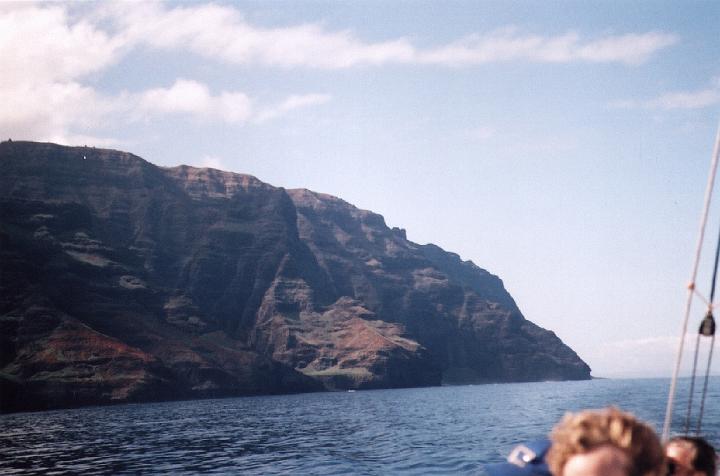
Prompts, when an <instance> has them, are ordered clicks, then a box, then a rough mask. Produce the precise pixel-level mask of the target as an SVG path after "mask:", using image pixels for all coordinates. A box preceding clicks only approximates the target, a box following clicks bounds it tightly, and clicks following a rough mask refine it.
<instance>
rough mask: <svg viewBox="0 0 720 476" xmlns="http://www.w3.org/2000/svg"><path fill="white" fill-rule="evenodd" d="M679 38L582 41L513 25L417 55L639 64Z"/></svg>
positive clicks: (446, 59)
mask: <svg viewBox="0 0 720 476" xmlns="http://www.w3.org/2000/svg"><path fill="white" fill-rule="evenodd" d="M677 41H678V39H677V37H676V36H675V35H671V34H667V33H657V32H650V33H642V34H629V35H621V36H611V37H606V38H602V39H599V40H594V41H586V42H583V41H581V40H580V36H579V35H578V34H577V33H567V34H565V35H561V36H550V37H543V36H538V35H527V34H521V33H519V32H518V31H517V30H515V29H512V28H510V29H503V30H498V31H495V32H492V33H490V34H487V35H472V36H469V37H467V38H464V39H462V40H460V41H457V42H455V43H451V44H449V45H446V46H442V47H440V48H436V49H434V50H430V51H426V52H419V53H418V55H417V56H418V59H419V61H420V62H422V63H430V64H444V65H456V66H462V65H472V64H483V63H491V62H498V61H514V60H526V61H533V62H539V63H569V62H572V61H587V62H596V63H603V62H620V63H627V64H639V63H642V62H644V61H647V60H648V59H649V58H650V56H651V55H653V54H654V53H656V52H657V51H659V50H661V49H663V48H666V47H668V46H670V45H672V44H674V43H676V42H677Z"/></svg>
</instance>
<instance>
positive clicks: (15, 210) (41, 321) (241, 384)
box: [0, 142, 590, 412]
mask: <svg viewBox="0 0 720 476" xmlns="http://www.w3.org/2000/svg"><path fill="white" fill-rule="evenodd" d="M588 378H590V368H589V367H588V366H587V365H586V364H585V363H584V362H583V361H582V360H581V359H580V358H579V357H578V356H577V355H576V354H575V352H573V351H572V349H570V348H569V347H568V346H566V345H565V344H563V342H562V341H561V340H560V339H559V338H558V337H557V336H556V335H555V334H554V333H552V332H551V331H548V330H545V329H542V328H540V327H538V326H536V325H535V324H533V323H532V322H530V321H528V320H526V319H525V318H524V317H523V315H522V313H521V312H520V310H519V309H518V307H517V305H516V303H515V302H514V300H513V299H512V297H511V296H510V295H509V294H508V293H507V291H506V290H505V289H504V287H503V283H502V281H501V280H500V279H499V278H498V277H496V276H494V275H492V274H490V273H489V272H487V271H485V270H484V269H481V268H479V267H478V266H476V265H475V264H473V263H472V262H470V261H462V260H461V259H460V257H459V256H457V255H456V254H453V253H449V252H446V251H444V250H442V249H441V248H439V247H437V246H434V245H419V244H416V243H413V242H411V241H408V240H407V238H406V235H405V232H404V230H402V229H398V228H389V227H388V226H386V224H385V221H384V219H383V217H382V216H380V215H378V214H376V213H372V212H369V211H365V210H360V209H358V208H356V207H354V206H352V205H350V204H349V203H347V202H344V201H343V200H341V199H339V198H336V197H333V196H330V195H325V194H321V193H315V192H311V191H309V190H285V189H283V188H277V187H273V186H271V185H268V184H266V183H263V182H261V181H259V180H258V179H256V178H254V177H252V176H248V175H242V174H235V173H230V172H223V171H220V170H215V169H207V168H202V169H199V168H193V167H188V166H179V167H172V168H162V167H157V166H154V165H152V164H150V163H149V162H146V161H145V160H143V159H141V158H139V157H137V156H134V155H132V154H129V153H125V152H119V151H113V150H103V149H95V148H88V147H64V146H58V145H54V144H46V143H32V142H2V143H0V409H1V410H2V411H3V412H8V411H18V410H36V409H46V408H57V407H67V406H78V405H88V404H106V403H118V402H133V401H152V400H166V399H178V398H202V397H211V396H234V395H250V394H268V393H288V392H302V391H316V390H324V389H325V390H333V389H356V388H357V389H367V388H389V387H413V386H428V385H440V384H442V383H470V382H514V381H534V380H565V379H588Z"/></svg>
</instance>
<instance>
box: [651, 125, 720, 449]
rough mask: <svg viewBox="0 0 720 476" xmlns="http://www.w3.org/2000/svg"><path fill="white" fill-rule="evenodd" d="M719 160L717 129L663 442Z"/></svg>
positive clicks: (678, 370) (718, 133) (718, 134)
mask: <svg viewBox="0 0 720 476" xmlns="http://www.w3.org/2000/svg"><path fill="white" fill-rule="evenodd" d="M719 158H720V127H718V131H717V134H716V136H715V147H714V150H713V155H712V160H711V163H710V173H709V174H708V181H707V185H706V187H705V204H704V207H703V212H702V217H701V219H700V233H699V236H698V242H697V247H696V249H695V262H694V263H693V267H692V272H691V274H690V284H689V286H688V295H687V302H686V304H685V316H684V318H683V325H682V332H681V333H680V343H679V344H678V351H677V358H676V359H675V368H674V369H673V375H672V380H671V381H670V391H669V393H668V402H667V407H666V409H665V423H664V424H663V433H662V439H663V441H667V440H668V438H669V437H670V423H671V421H672V411H673V404H674V402H675V389H676V387H677V379H678V374H679V373H680V363H681V361H682V353H683V347H684V345H685V335H686V334H687V325H688V320H689V318H690V308H691V307H692V297H693V291H694V289H695V279H696V278H697V272H698V266H699V264H700V253H701V252H702V245H703V241H704V239H705V225H706V224H707V218H708V213H709V211H710V199H711V198H712V194H713V187H714V184H715V174H716V173H717V166H718V159H719Z"/></svg>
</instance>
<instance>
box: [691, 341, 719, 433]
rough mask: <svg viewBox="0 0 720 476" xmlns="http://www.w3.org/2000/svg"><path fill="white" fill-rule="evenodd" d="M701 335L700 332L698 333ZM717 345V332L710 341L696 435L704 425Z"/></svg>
mask: <svg viewBox="0 0 720 476" xmlns="http://www.w3.org/2000/svg"><path fill="white" fill-rule="evenodd" d="M698 335H699V334H698ZM714 347H715V334H713V335H712V340H711V341H710V352H709V353H708V363H707V369H706V370H705V385H704V386H703V393H702V400H700V415H698V422H697V429H696V430H695V434H696V435H698V436H699V435H700V426H701V425H702V418H703V412H704V411H705V397H706V396H707V386H708V378H709V377H710V364H711V363H712V355H713V348H714Z"/></svg>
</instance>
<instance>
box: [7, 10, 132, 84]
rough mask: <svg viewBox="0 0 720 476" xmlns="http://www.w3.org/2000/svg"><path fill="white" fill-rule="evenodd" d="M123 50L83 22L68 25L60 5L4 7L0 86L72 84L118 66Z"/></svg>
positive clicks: (116, 40) (113, 39)
mask: <svg viewBox="0 0 720 476" xmlns="http://www.w3.org/2000/svg"><path fill="white" fill-rule="evenodd" d="M123 45H124V41H123V40H122V39H120V38H117V37H112V36H110V35H109V34H108V33H106V32H105V31H103V30H102V29H100V28H99V27H97V26H95V25H93V24H92V23H91V22H89V21H87V20H85V19H80V20H77V21H72V20H71V18H70V17H69V15H68V13H67V11H66V10H65V8H63V7H61V6H55V5H50V6H45V7H36V6H32V5H23V4H20V5H19V6H18V7H16V8H9V7H7V6H6V7H5V8H3V9H2V10H0V58H1V59H2V74H0V87H2V88H5V87H12V86H13V85H14V84H16V83H18V82H21V83H22V84H25V85H27V84H33V85H35V84H40V85H44V84H53V83H56V82H66V81H70V80H75V79H77V78H80V77H83V76H86V75H88V74H89V73H93V72H97V71H101V70H103V69H105V68H107V67H108V66H109V65H111V64H113V63H115V62H116V61H118V60H119V59H120V57H121V54H122V46H123Z"/></svg>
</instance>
